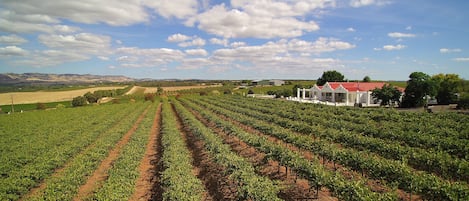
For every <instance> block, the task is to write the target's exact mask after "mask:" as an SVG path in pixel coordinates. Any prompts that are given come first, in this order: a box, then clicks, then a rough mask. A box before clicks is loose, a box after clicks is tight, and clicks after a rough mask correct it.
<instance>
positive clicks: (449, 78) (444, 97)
mask: <svg viewBox="0 0 469 201" xmlns="http://www.w3.org/2000/svg"><path fill="white" fill-rule="evenodd" d="M432 79H433V81H434V82H435V83H436V84H437V86H438V87H437V95H436V100H437V101H438V104H450V103H456V102H457V101H458V96H457V93H460V92H462V79H461V78H459V75H457V74H446V75H445V74H437V75H434V76H433V77H432Z"/></svg>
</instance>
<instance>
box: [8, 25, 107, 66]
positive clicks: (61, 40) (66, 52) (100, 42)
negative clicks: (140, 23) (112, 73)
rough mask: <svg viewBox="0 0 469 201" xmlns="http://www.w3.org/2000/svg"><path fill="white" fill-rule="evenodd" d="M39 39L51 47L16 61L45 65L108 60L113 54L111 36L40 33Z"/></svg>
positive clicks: (32, 64)
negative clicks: (92, 59) (94, 59)
mask: <svg viewBox="0 0 469 201" xmlns="http://www.w3.org/2000/svg"><path fill="white" fill-rule="evenodd" d="M38 41H39V42H40V43H42V44H44V45H45V46H46V47H48V48H50V49H48V50H42V51H34V52H33V53H31V54H29V57H28V58H25V59H23V60H18V61H15V62H14V63H17V64H21V65H27V66H34V67H43V66H55V65H59V64H62V63H67V62H77V61H84V60H88V59H91V58H93V57H96V58H98V59H101V60H104V61H106V60H108V59H109V57H107V56H106V55H109V54H111V52H112V50H111V48H110V43H111V38H110V37H109V36H104V35H96V34H90V33H79V34H75V35H57V34H52V35H39V36H38Z"/></svg>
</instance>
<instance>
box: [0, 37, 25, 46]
mask: <svg viewBox="0 0 469 201" xmlns="http://www.w3.org/2000/svg"><path fill="white" fill-rule="evenodd" d="M26 42H28V40H26V39H24V38H22V37H19V36H17V35H8V36H0V43H3V44H7V45H20V44H23V43H26Z"/></svg>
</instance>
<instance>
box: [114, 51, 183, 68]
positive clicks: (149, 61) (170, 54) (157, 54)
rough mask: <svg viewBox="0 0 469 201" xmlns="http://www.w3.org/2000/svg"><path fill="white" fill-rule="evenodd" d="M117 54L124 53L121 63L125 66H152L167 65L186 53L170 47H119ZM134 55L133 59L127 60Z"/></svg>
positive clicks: (180, 58)
mask: <svg viewBox="0 0 469 201" xmlns="http://www.w3.org/2000/svg"><path fill="white" fill-rule="evenodd" d="M116 54H118V55H123V56H124V57H122V56H121V57H119V58H121V61H120V63H121V64H120V65H121V66H123V67H151V66H161V65H166V64H168V63H170V62H174V61H180V60H182V59H183V58H184V56H185V55H184V53H183V52H181V51H180V50H175V49H168V48H151V49H142V48H137V47H121V48H117V50H116ZM130 57H133V60H132V61H128V60H125V59H127V58H130Z"/></svg>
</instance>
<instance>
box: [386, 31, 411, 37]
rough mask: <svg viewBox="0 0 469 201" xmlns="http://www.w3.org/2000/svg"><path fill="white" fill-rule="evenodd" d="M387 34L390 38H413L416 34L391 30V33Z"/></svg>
mask: <svg viewBox="0 0 469 201" xmlns="http://www.w3.org/2000/svg"><path fill="white" fill-rule="evenodd" d="M388 36H389V37H391V38H413V37H415V36H416V35H415V34H410V33H399V32H392V33H388Z"/></svg>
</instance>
